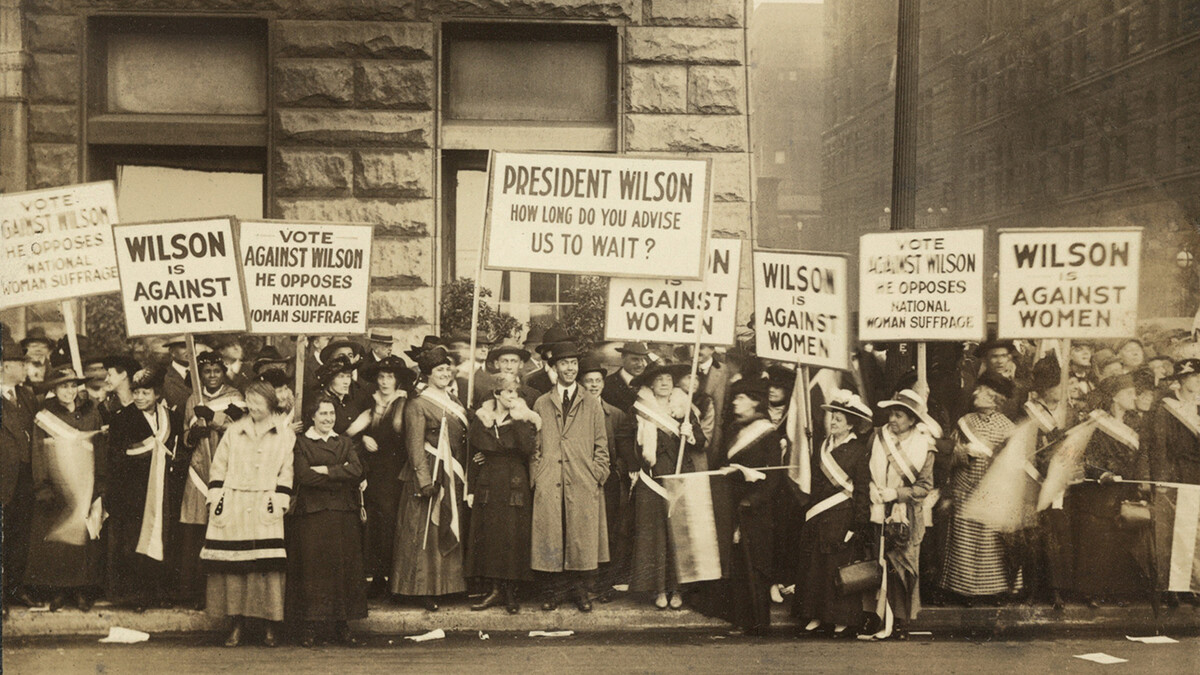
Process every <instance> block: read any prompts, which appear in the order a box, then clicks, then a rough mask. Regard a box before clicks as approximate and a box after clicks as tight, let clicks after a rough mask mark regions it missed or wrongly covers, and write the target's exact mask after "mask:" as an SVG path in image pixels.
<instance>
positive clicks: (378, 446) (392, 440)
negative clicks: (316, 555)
mask: <svg viewBox="0 0 1200 675" xmlns="http://www.w3.org/2000/svg"><path fill="white" fill-rule="evenodd" d="M360 372H361V373H362V379H363V381H365V382H367V383H369V384H372V385H373V386H374V389H375V391H374V393H373V394H371V399H370V400H371V407H370V408H368V409H367V410H364V411H363V412H362V415H366V416H368V418H369V420H370V421H369V422H367V426H366V429H365V430H364V431H363V435H362V438H361V441H362V445H363V451H364V452H363V454H362V459H363V463H364V464H365V473H364V474H363V477H364V478H365V479H366V481H367V488H366V490H365V491H364V492H363V503H364V505H365V507H366V509H367V575H368V576H370V577H371V586H370V588H369V589H368V594H369V595H370V596H371V597H383V596H385V595H387V594H388V576H389V575H390V574H391V573H392V554H393V553H394V552H395V537H396V514H397V513H398V512H399V509H400V471H401V470H402V469H403V468H404V463H405V462H406V461H407V460H408V453H407V452H405V449H404V407H405V404H406V403H407V401H408V396H409V392H410V391H411V390H412V386H413V384H414V383H415V381H416V374H414V373H413V371H411V370H409V368H408V366H407V365H405V363H404V360H403V359H401V358H400V357H399V356H396V355H394V354H388V355H387V356H384V357H383V358H382V359H377V360H374V361H373V362H370V363H369V364H368V365H367V367H366V368H364V369H362V370H361V371H360ZM360 417H361V415H360Z"/></svg>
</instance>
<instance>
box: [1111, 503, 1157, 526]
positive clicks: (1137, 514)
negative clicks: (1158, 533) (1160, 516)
mask: <svg viewBox="0 0 1200 675" xmlns="http://www.w3.org/2000/svg"><path fill="white" fill-rule="evenodd" d="M1117 524H1118V525H1120V526H1121V527H1123V528H1125V529H1127V530H1140V529H1141V528H1143V527H1146V526H1148V525H1150V505H1149V504H1147V503H1146V502H1145V500H1133V499H1126V500H1124V501H1122V502H1121V510H1120V511H1119V512H1118V513H1117Z"/></svg>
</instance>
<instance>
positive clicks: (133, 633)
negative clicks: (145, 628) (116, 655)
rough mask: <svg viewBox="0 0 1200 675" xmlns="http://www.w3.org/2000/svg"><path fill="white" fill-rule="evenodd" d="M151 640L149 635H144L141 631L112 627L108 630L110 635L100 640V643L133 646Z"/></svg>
mask: <svg viewBox="0 0 1200 675" xmlns="http://www.w3.org/2000/svg"><path fill="white" fill-rule="evenodd" d="M149 639H150V634H149V633H143V632H142V631H140V630H133V629H132V628H122V627H120V626H110V627H109V629H108V635H106V636H105V637H102V638H100V642H106V643H112V644H122V645H132V644H137V643H138V642H146V641H147V640H149Z"/></svg>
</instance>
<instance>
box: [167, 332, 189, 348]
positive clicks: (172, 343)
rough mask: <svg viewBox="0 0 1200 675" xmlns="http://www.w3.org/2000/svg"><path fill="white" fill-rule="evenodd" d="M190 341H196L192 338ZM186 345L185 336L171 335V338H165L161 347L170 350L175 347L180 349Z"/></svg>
mask: <svg viewBox="0 0 1200 675" xmlns="http://www.w3.org/2000/svg"><path fill="white" fill-rule="evenodd" d="M192 341H193V342H195V341H196V339H195V338H192ZM186 344H187V336H186V335H172V336H171V337H169V338H167V339H166V340H165V341H164V342H163V343H162V346H163V348H164V349H170V348H171V347H176V346H180V347H182V346H184V345H186Z"/></svg>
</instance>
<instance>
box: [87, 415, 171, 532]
mask: <svg viewBox="0 0 1200 675" xmlns="http://www.w3.org/2000/svg"><path fill="white" fill-rule="evenodd" d="M168 416H169V419H170V423H171V434H170V436H169V437H168V438H167V442H166V446H167V449H169V450H170V449H174V448H175V447H176V446H177V445H178V442H179V436H180V430H181V429H182V428H183V416H182V415H180V414H179V413H178V412H176V411H175V410H169V411H168ZM152 433H153V432H152V431H151V429H150V424H149V422H147V421H146V417H145V416H144V415H143V414H142V411H141V410H138V408H137V406H135V405H134V404H132V403H130V404H129V405H127V406H125V407H123V408H119V409H118V410H117V411H116V412H115V413H113V416H112V420H111V421H110V422H109V426H108V459H107V466H108V489H107V491H106V493H105V500H104V501H105V505H104V506H105V508H106V509H107V510H108V512H109V513H110V514H112V515H113V516H120V517H125V518H130V519H135V520H137V521H138V522H140V521H141V517H142V511H143V509H144V508H145V504H146V491H147V490H148V488H149V483H150V463H151V459H152V454H153V453H149V452H147V453H143V454H140V455H132V456H131V455H127V454H125V451H126V450H129V449H131V448H133V447H135V446H137V445H139V444H141V442H142V441H144V440H146V439H147V438H149V437H150V436H151V435H152ZM184 466H185V468H186V465H184Z"/></svg>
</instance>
